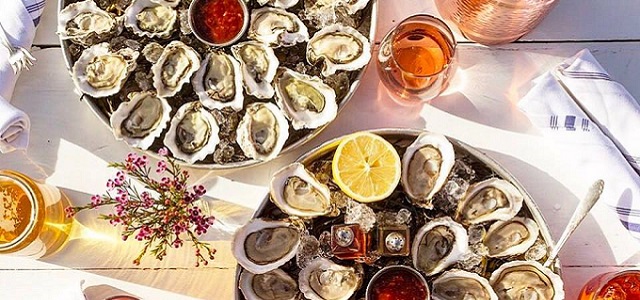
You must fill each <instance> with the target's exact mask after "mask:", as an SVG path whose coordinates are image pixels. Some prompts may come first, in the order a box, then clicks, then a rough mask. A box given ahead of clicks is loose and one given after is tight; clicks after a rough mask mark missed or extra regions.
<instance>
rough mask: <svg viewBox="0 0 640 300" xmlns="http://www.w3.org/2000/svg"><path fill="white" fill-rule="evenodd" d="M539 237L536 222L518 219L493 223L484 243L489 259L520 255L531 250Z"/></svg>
mask: <svg viewBox="0 0 640 300" xmlns="http://www.w3.org/2000/svg"><path fill="white" fill-rule="evenodd" d="M538 235H539V228H538V224H536V222H535V221H534V220H532V219H529V218H523V217H516V218H513V219H510V220H506V221H498V222H495V223H493V224H492V225H491V227H489V230H488V231H487V234H486V235H485V237H484V239H483V241H482V242H483V243H484V245H485V246H487V248H488V249H489V257H504V256H512V255H520V254H522V253H524V252H525V251H527V250H528V249H529V248H531V246H532V245H533V244H534V243H535V242H536V239H537V238H538Z"/></svg>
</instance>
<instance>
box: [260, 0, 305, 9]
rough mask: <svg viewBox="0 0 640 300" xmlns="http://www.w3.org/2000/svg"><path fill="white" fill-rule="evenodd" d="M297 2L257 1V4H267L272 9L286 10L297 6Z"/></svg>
mask: <svg viewBox="0 0 640 300" xmlns="http://www.w3.org/2000/svg"><path fill="white" fill-rule="evenodd" d="M298 1H300V0H258V4H260V5H265V4H269V5H271V6H273V7H277V8H283V9H287V8H290V7H292V6H294V5H296V4H298Z"/></svg>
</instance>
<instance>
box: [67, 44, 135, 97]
mask: <svg viewBox="0 0 640 300" xmlns="http://www.w3.org/2000/svg"><path fill="white" fill-rule="evenodd" d="M138 55H140V53H139V52H138V51H133V50H131V49H130V48H123V49H120V50H118V51H116V52H112V51H111V50H110V49H109V44H108V43H101V44H96V45H93V46H91V47H89V48H87V49H85V50H84V51H82V54H81V55H80V58H78V60H77V61H76V62H75V63H74V64H73V69H72V70H71V73H72V78H73V82H74V83H75V84H76V86H77V87H78V89H80V91H82V92H83V93H85V94H87V95H89V96H92V97H96V98H99V97H106V96H111V95H114V94H116V93H117V92H119V91H120V89H121V88H122V85H123V84H124V83H125V81H126V80H127V78H128V77H129V75H130V74H131V72H133V70H135V68H136V66H137V64H136V59H137V58H138Z"/></svg>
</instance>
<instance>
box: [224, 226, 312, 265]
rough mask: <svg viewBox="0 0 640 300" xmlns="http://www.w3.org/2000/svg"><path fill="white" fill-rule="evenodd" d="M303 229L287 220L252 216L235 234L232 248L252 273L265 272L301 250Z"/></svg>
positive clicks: (234, 253)
mask: <svg viewBox="0 0 640 300" xmlns="http://www.w3.org/2000/svg"><path fill="white" fill-rule="evenodd" d="M299 244H300V228H297V227H295V226H293V225H292V224H291V223H289V222H287V221H269V220H263V219H253V220H251V221H249V223H247V224H246V225H244V226H243V227H242V228H240V229H239V230H238V231H237V232H236V234H235V235H234V237H233V242H232V243H231V251H232V253H233V255H234V256H235V257H236V259H237V260H238V263H239V264H240V265H241V266H242V267H243V268H245V269H246V270H247V271H249V272H251V273H253V274H264V273H267V272H269V271H271V270H274V269H276V268H278V267H280V266H282V265H284V264H285V263H286V262H287V261H289V260H290V259H292V258H293V257H294V256H295V255H296V253H297V252H298V245H299Z"/></svg>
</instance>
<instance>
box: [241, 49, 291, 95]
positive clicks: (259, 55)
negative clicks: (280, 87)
mask: <svg viewBox="0 0 640 300" xmlns="http://www.w3.org/2000/svg"><path fill="white" fill-rule="evenodd" d="M231 52H232V53H233V56H234V57H235V58H236V59H238V61H239V62H240V66H241V69H242V78H243V80H244V87H245V90H246V91H247V94H249V95H252V96H255V97H257V98H260V99H269V98H272V97H273V94H274V93H275V91H274V90H273V87H272V86H271V82H272V81H273V78H274V77H275V76H276V72H277V71H278V66H279V65H280V61H278V58H277V57H276V54H275V53H274V52H273V49H271V48H270V47H269V46H267V45H266V44H263V43H259V42H255V41H247V42H243V43H239V44H236V45H233V46H231Z"/></svg>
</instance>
